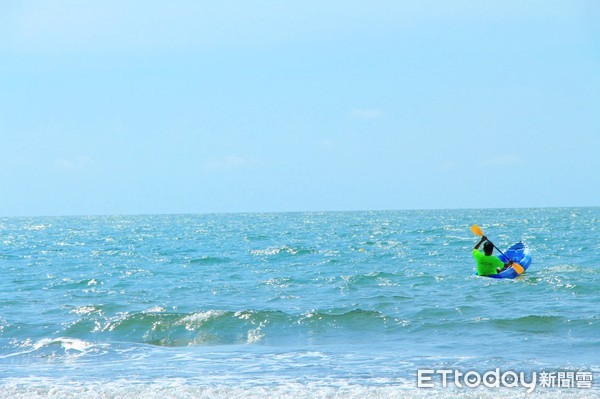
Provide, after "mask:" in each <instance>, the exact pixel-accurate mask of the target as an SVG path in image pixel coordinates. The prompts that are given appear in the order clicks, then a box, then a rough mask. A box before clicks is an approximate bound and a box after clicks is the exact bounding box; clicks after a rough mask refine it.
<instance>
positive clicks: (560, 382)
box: [417, 368, 593, 393]
mask: <svg viewBox="0 0 600 399" xmlns="http://www.w3.org/2000/svg"><path fill="white" fill-rule="evenodd" d="M592 378H593V375H592V372H591V371H552V372H546V371H542V372H539V373H538V372H536V371H534V372H532V373H530V374H529V375H527V374H526V373H524V372H516V371H511V370H508V371H504V372H501V371H500V369H499V368H496V369H494V370H489V371H486V372H484V373H483V374H481V373H479V372H477V371H475V370H471V371H467V372H462V371H460V370H450V369H440V370H430V369H419V370H417V387H418V388H434V387H435V386H436V383H437V382H438V380H439V382H441V386H442V387H444V388H446V387H447V386H448V384H449V383H453V384H454V386H456V387H458V388H462V387H467V388H477V387H479V386H481V385H483V386H486V387H488V388H500V387H504V388H516V387H523V388H526V389H527V393H531V392H533V391H534V390H535V389H536V387H538V386H539V387H545V388H592Z"/></svg>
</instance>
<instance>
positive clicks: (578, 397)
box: [0, 377, 600, 399]
mask: <svg viewBox="0 0 600 399" xmlns="http://www.w3.org/2000/svg"><path fill="white" fill-rule="evenodd" d="M598 396H600V393H599V392H598V390H596V389H591V390H590V389H562V390H560V389H558V390H538V391H534V392H532V393H531V394H527V393H526V392H525V391H523V390H519V389H508V388H504V389H501V388H500V389H471V390H456V389H452V388H447V389H435V390H432V389H424V388H423V389H418V388H408V387H406V386H405V385H403V384H399V385H383V386H378V385H359V384H352V383H348V382H346V381H335V380H333V381H308V382H297V381H289V382H286V381H280V382H274V383H268V384H262V385H257V384H256V382H254V383H253V384H252V385H248V384H243V383H242V384H239V385H222V384H216V385H215V384H211V385H208V384H202V383H190V382H189V381H186V380H184V379H170V380H168V379H165V380H157V381H153V382H135V381H124V380H120V381H85V382H84V381H81V382H72V381H56V380H52V379H43V378H32V377H29V378H21V379H19V378H12V379H5V380H3V381H2V382H1V383H0V398H11V399H20V398H27V399H35V398H49V399H52V398H78V399H87V398H98V397H101V398H107V399H109V398H124V397H127V398H129V399H137V398H140V399H142V398H144V399H153V398H157V399H158V398H160V399H162V398H165V397H176V398H180V399H185V398H200V397H201V398H207V399H221V398H223V399H225V398H226V399H229V398H236V399H246V398H257V397H262V398H274V399H278V398H286V399H296V398H298V399H300V398H302V399H304V398H332V399H338V398H339V399H341V398H349V399H384V398H385V399H394V398H411V399H442V398H457V399H475V398H477V399H496V398H498V397H510V398H523V399H584V398H586V399H587V398H593V397H598Z"/></svg>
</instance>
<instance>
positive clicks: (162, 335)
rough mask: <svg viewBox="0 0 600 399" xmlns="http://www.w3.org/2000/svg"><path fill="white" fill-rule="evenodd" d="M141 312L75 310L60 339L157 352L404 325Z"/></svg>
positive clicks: (314, 315) (339, 318)
mask: <svg viewBox="0 0 600 399" xmlns="http://www.w3.org/2000/svg"><path fill="white" fill-rule="evenodd" d="M159 310H161V311H159V312H152V311H145V312H137V313H125V314H120V315H117V316H114V317H110V318H105V317H103V316H102V314H101V313H99V312H96V311H94V309H87V308H86V309H79V308H77V309H76V313H77V314H80V315H81V317H80V319H79V320H77V321H75V322H74V323H72V324H70V325H69V326H68V327H67V328H66V329H65V330H64V331H63V333H64V334H66V335H68V336H76V337H85V338H88V339H91V338H94V339H96V340H102V341H104V340H110V341H128V342H138V343H146V344H151V345H158V346H194V345H235V344H253V343H259V342H263V341H265V340H281V339H288V338H289V337H290V336H295V337H297V338H299V339H300V338H301V337H306V336H309V335H310V336H313V337H314V335H315V334H326V333H327V332H328V331H333V330H336V331H338V332H339V330H347V331H359V332H364V331H374V332H380V333H385V332H386V331H387V330H388V329H390V328H394V327H397V326H404V325H406V321H405V320H398V319H396V318H393V317H390V316H387V315H385V314H383V313H381V312H377V311H370V310H361V309H354V310H350V311H348V310H317V309H315V310H310V311H307V312H304V313H298V314H289V313H285V312H282V311H273V310H242V311H223V310H215V309H213V310H206V311H199V312H192V313H168V312H164V311H163V310H164V309H162V308H161V309H159Z"/></svg>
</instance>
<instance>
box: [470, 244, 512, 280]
mask: <svg viewBox="0 0 600 399" xmlns="http://www.w3.org/2000/svg"><path fill="white" fill-rule="evenodd" d="M484 242H485V244H483V243H484ZM481 244H483V253H482V252H481V251H480V250H479V247H480V246H481ZM493 253H494V244H493V243H492V242H491V241H488V239H487V237H486V236H482V237H481V240H480V241H479V242H478V243H477V245H475V248H473V257H474V258H475V260H476V261H477V275H478V276H491V275H492V274H498V273H500V272H501V271H503V270H506V269H507V268H508V267H509V266H510V265H511V264H512V263H513V261H512V260H511V261H509V262H508V263H506V264H505V263H504V262H502V261H501V260H500V258H498V257H496V256H492V254H493Z"/></svg>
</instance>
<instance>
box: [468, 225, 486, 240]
mask: <svg viewBox="0 0 600 399" xmlns="http://www.w3.org/2000/svg"><path fill="white" fill-rule="evenodd" d="M471 231H472V232H473V234H475V235H476V236H482V237H483V231H481V229H480V228H479V226H477V225H476V224H474V225H473V226H471Z"/></svg>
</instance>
